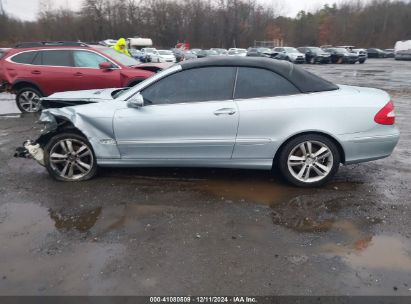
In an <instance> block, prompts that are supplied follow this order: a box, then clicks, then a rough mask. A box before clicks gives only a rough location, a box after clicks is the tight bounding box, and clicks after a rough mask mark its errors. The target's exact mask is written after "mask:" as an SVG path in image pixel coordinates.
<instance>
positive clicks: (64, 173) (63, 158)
mask: <svg viewBox="0 0 411 304" xmlns="http://www.w3.org/2000/svg"><path fill="white" fill-rule="evenodd" d="M49 158H50V166H51V168H52V169H53V170H54V171H55V172H56V173H57V174H58V175H59V176H60V177H62V178H64V179H68V180H77V179H80V178H82V177H84V176H86V175H87V174H89V173H90V171H91V170H92V169H93V162H94V158H93V153H92V151H91V149H90V148H89V147H88V145H86V144H85V143H84V142H82V141H80V140H77V139H74V138H65V139H62V140H60V141H58V142H56V143H55V144H54V146H53V147H52V148H51V150H50V153H49Z"/></svg>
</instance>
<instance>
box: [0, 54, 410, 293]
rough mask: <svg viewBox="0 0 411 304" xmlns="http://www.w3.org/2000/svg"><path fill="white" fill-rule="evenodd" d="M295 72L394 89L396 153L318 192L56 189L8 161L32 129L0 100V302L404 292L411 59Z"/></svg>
mask: <svg viewBox="0 0 411 304" xmlns="http://www.w3.org/2000/svg"><path fill="white" fill-rule="evenodd" d="M303 67H304V68H307V69H308V70H310V71H313V72H314V73H317V74H319V75H320V76H323V77H324V78H326V79H329V80H331V81H333V82H335V83H340V84H349V85H360V86H369V87H376V88H381V89H384V90H386V91H388V92H389V93H390V94H391V96H392V98H393V100H394V102H395V105H396V114H397V124H398V127H399V129H400V131H401V139H400V142H399V144H398V146H397V147H396V149H395V151H394V153H393V155H392V156H391V157H389V158H387V159H382V160H379V161H375V162H370V163H365V164H360V165H351V166H347V167H341V168H340V171H339V173H338V174H337V176H336V178H335V179H334V180H333V181H332V182H331V183H330V184H328V185H327V186H325V187H323V188H318V189H298V188H293V187H291V186H289V185H287V184H285V183H284V182H282V181H281V180H280V179H279V178H277V177H271V175H270V173H269V172H265V171H249V170H221V169H170V168H144V169H142V168H139V169H104V170H101V171H100V174H99V175H98V176H97V178H95V179H93V180H91V181H87V182H82V183H61V182H56V181H54V180H52V179H51V178H50V177H49V175H48V174H47V172H46V171H45V169H44V168H42V167H40V166H39V165H37V163H35V162H34V161H32V160H23V159H14V158H12V155H13V152H14V148H15V147H17V146H19V145H21V143H22V142H23V141H24V140H26V139H28V138H33V137H34V136H35V135H36V134H37V133H38V130H39V128H40V126H38V125H35V124H34V122H35V121H36V119H37V117H38V116H36V115H27V114H25V115H20V114H17V113H18V110H17V108H16V106H15V105H14V103H13V100H12V98H13V96H12V95H6V94H0V113H1V116H0V164H1V166H0V170H1V171H0V244H1V250H0V293H1V294H2V295H14V294H19V295H79V294H81V295H158V294H159V292H161V294H164V295H187V294H191V295H199V294H201V295H234V294H235V295H277V294H281V295H286V294H292V295H359V294H361V295H411V210H410V209H411V207H410V192H411V169H410V168H411V152H410V146H411V62H399V61H394V60H391V59H382V60H371V59H370V60H368V61H367V62H366V63H365V64H363V65H359V64H356V65H332V66H330V65H304V66H303ZM330 102H332V101H331V100H330ZM347 120H349V117H347Z"/></svg>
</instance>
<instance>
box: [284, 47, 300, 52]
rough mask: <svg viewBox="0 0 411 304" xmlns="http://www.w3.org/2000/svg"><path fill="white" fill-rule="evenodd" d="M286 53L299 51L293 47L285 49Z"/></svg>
mask: <svg viewBox="0 0 411 304" xmlns="http://www.w3.org/2000/svg"><path fill="white" fill-rule="evenodd" d="M284 51H286V53H299V51H298V50H297V49H296V48H293V47H285V48H284Z"/></svg>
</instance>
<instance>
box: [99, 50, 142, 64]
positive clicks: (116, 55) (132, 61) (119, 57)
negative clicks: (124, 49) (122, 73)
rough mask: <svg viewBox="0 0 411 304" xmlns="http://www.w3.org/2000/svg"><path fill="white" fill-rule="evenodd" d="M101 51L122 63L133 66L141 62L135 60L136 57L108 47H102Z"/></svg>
mask: <svg viewBox="0 0 411 304" xmlns="http://www.w3.org/2000/svg"><path fill="white" fill-rule="evenodd" d="M101 51H102V52H103V53H104V54H106V55H108V56H110V57H111V58H113V59H114V60H115V61H117V62H118V63H120V64H122V65H126V66H132V65H138V64H140V62H139V61H137V60H135V59H134V58H132V57H129V56H127V55H124V54H121V53H119V52H117V51H116V50H114V49H110V48H106V49H101Z"/></svg>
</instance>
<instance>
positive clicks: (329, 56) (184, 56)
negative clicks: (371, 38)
mask: <svg viewBox="0 0 411 304" xmlns="http://www.w3.org/2000/svg"><path fill="white" fill-rule="evenodd" d="M130 52H131V54H132V56H133V57H134V58H136V59H138V60H140V61H141V62H180V61H184V60H190V59H195V58H204V57H212V56H244V57H245V56H249V57H269V58H274V59H278V60H287V61H290V62H293V63H312V64H314V63H356V62H359V63H364V62H365V61H366V59H367V58H368V57H376V56H374V55H373V53H370V54H372V55H371V56H368V52H367V50H365V49H353V48H350V47H345V46H343V47H331V46H327V47H323V48H319V47H312V46H306V47H299V48H294V47H276V48H272V49H271V48H266V47H250V48H248V49H244V48H230V49H228V50H227V49H224V48H211V49H208V50H203V49H191V50H181V49H176V48H174V49H171V50H157V49H156V48H142V49H141V50H136V49H131V50H130Z"/></svg>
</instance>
